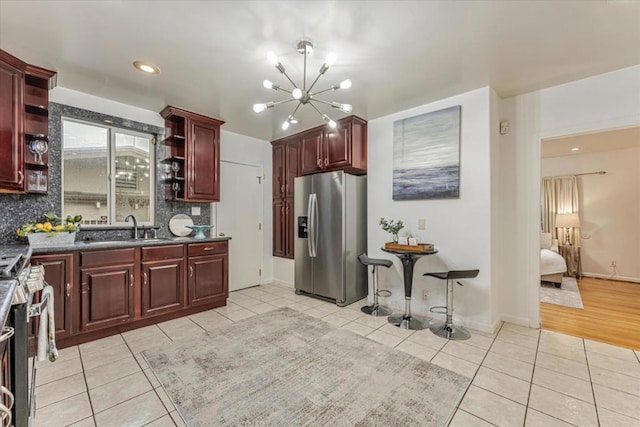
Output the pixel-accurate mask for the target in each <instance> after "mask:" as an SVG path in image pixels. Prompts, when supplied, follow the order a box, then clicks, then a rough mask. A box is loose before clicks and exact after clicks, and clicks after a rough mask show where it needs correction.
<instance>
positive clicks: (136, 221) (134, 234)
mask: <svg viewBox="0 0 640 427" xmlns="http://www.w3.org/2000/svg"><path fill="white" fill-rule="evenodd" d="M129 218H131V220H132V221H133V238H134V239H136V240H137V239H138V220H137V219H136V217H135V216H133V215H127V216H126V218H125V219H124V222H129Z"/></svg>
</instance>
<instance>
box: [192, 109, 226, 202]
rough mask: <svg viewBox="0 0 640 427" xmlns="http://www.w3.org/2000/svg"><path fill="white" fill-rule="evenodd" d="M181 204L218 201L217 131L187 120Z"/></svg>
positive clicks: (201, 123) (218, 155)
mask: <svg viewBox="0 0 640 427" xmlns="http://www.w3.org/2000/svg"><path fill="white" fill-rule="evenodd" d="M188 122H189V135H188V137H187V142H186V144H187V145H186V151H187V154H186V155H187V158H188V160H187V165H186V167H187V171H186V182H187V183H186V187H187V188H186V189H185V190H186V191H185V200H187V201H199V202H218V201H220V134H219V132H220V128H219V126H215V125H212V124H210V123H205V122H198V121H193V120H188Z"/></svg>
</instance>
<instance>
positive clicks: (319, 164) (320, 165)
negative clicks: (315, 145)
mask: <svg viewBox="0 0 640 427" xmlns="http://www.w3.org/2000/svg"><path fill="white" fill-rule="evenodd" d="M318 167H319V168H321V167H322V160H320V159H318Z"/></svg>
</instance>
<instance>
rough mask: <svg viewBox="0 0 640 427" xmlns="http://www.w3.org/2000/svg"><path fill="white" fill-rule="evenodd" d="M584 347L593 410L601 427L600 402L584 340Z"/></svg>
mask: <svg viewBox="0 0 640 427" xmlns="http://www.w3.org/2000/svg"><path fill="white" fill-rule="evenodd" d="M582 345H583V346H584V359H585V360H586V362H587V373H588V374H589V384H590V385H591V395H592V396H593V409H594V410H595V411H596V422H597V423H598V425H600V414H599V413H598V402H597V401H596V391H595V389H594V387H593V377H592V376H591V367H590V366H589V356H588V353H587V343H585V342H584V338H583V339H582Z"/></svg>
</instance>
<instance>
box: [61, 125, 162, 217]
mask: <svg viewBox="0 0 640 427" xmlns="http://www.w3.org/2000/svg"><path fill="white" fill-rule="evenodd" d="M65 122H74V123H79V124H83V125H88V126H95V127H98V128H104V129H106V130H107V159H108V162H107V205H108V207H109V210H108V215H107V221H108V222H107V224H82V225H81V227H91V228H99V229H108V228H114V227H117V228H120V227H129V226H130V225H131V223H127V222H124V221H116V220H115V218H116V178H115V173H116V166H115V165H116V151H117V150H116V133H122V134H126V135H131V136H134V137H142V138H148V139H149V221H138V225H144V226H155V220H156V209H155V208H156V187H157V183H156V163H155V161H156V150H155V143H154V142H155V140H156V135H155V134H153V133H152V132H148V133H147V132H143V131H137V130H132V129H127V128H123V127H120V126H115V125H112V124H109V123H106V124H105V123H100V122H93V121H90V120H83V119H78V118H76V117H70V116H65V115H64V114H63V115H61V135H60V140H61V150H60V158H61V161H60V176H61V179H60V182H61V185H62V188H61V192H60V193H61V194H60V196H61V213H62V212H64V193H65V186H64V160H65V154H64V152H65V144H64V142H65V141H64V139H65V137H64V135H65V133H64V127H65Z"/></svg>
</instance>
